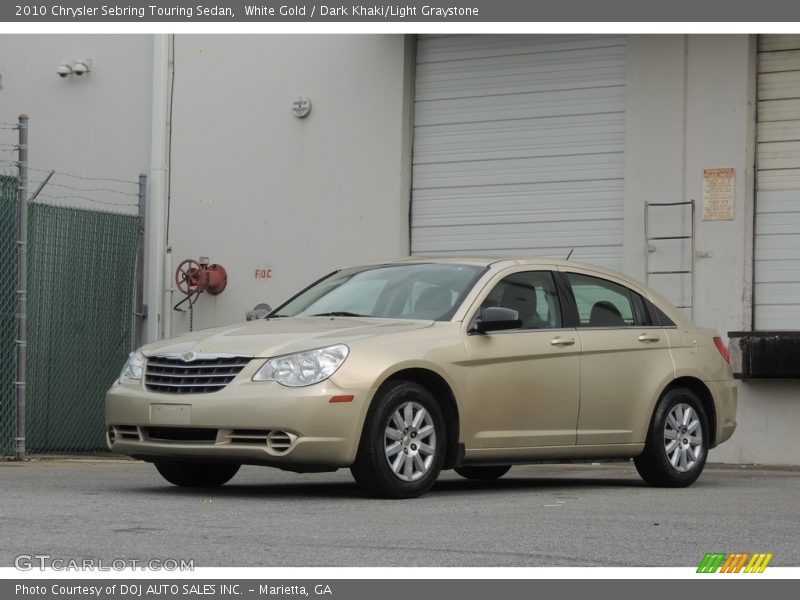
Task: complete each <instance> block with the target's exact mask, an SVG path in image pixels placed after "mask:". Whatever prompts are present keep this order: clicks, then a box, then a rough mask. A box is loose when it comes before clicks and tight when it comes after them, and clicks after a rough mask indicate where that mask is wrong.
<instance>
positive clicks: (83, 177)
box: [29, 167, 139, 196]
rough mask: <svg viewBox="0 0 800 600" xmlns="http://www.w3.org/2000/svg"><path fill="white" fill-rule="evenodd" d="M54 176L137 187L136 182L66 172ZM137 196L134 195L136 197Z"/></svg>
mask: <svg viewBox="0 0 800 600" xmlns="http://www.w3.org/2000/svg"><path fill="white" fill-rule="evenodd" d="M29 170H31V171H41V172H43V173H49V172H50V169H34V168H33V167H29ZM55 174H56V175H63V176H64V177H72V178H73V179H81V180H83V181H114V182H116V183H126V184H129V185H139V182H138V181H132V180H130V179H115V178H113V177H85V176H83V175H75V174H74V173H67V172H66V171H56V172H55ZM136 195H137V194H134V196H136Z"/></svg>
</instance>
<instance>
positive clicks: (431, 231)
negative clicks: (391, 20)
mask: <svg viewBox="0 0 800 600" xmlns="http://www.w3.org/2000/svg"><path fill="white" fill-rule="evenodd" d="M625 56H626V44H625V38H624V37H621V36H620V37H615V36H579V35H564V36H511V35H502V36H490V35H476V36H472V35H458V36H457V35H446V36H420V37H419V41H418V46H417V75H416V92H415V94H416V102H415V115H414V161H413V164H414V168H413V191H412V218H411V226H412V229H411V250H412V253H414V254H463V253H469V254H491V255H535V256H555V257H560V258H564V257H565V256H566V255H567V253H568V252H569V251H570V249H573V248H574V250H575V252H574V254H573V259H575V260H583V261H587V262H591V263H595V264H598V265H603V266H608V267H611V268H614V269H621V268H622V216H623V168H624V142H625V129H624V119H625V113H624V111H625Z"/></svg>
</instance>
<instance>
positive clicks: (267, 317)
mask: <svg viewBox="0 0 800 600" xmlns="http://www.w3.org/2000/svg"><path fill="white" fill-rule="evenodd" d="M287 316H288V315H267V316H266V317H264V318H265V319H285V318H286V317H287Z"/></svg>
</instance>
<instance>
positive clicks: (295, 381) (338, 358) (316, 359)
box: [253, 344, 350, 387]
mask: <svg viewBox="0 0 800 600" xmlns="http://www.w3.org/2000/svg"><path fill="white" fill-rule="evenodd" d="M349 352H350V350H349V348H348V347H347V346H345V345H344V344H336V345H335V346H328V347H327V348H320V349H318V350H309V351H307V352H298V353H297V354H287V355H286V356H277V357H275V358H270V359H269V360H268V361H267V362H265V363H264V366H263V367H261V368H260V369H259V370H258V372H256V374H255V375H253V381H277V382H278V383H280V384H281V385H286V386H289V387H302V386H304V385H313V384H315V383H319V382H320V381H325V380H326V379H327V378H328V377H330V376H331V375H333V374H334V373H335V372H336V369H338V368H339V367H341V366H342V363H343V362H344V359H346V358H347V354H348V353H349Z"/></svg>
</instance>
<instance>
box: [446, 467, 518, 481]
mask: <svg viewBox="0 0 800 600" xmlns="http://www.w3.org/2000/svg"><path fill="white" fill-rule="evenodd" d="M509 469H511V465H492V466H486V467H470V466H467V467H456V468H455V469H453V470H454V471H455V472H456V473H458V474H459V475H461V476H462V477H463V478H464V479H483V480H484V481H488V480H491V479H500V478H501V477H502V476H503V475H505V474H506V473H508V471H509Z"/></svg>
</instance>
